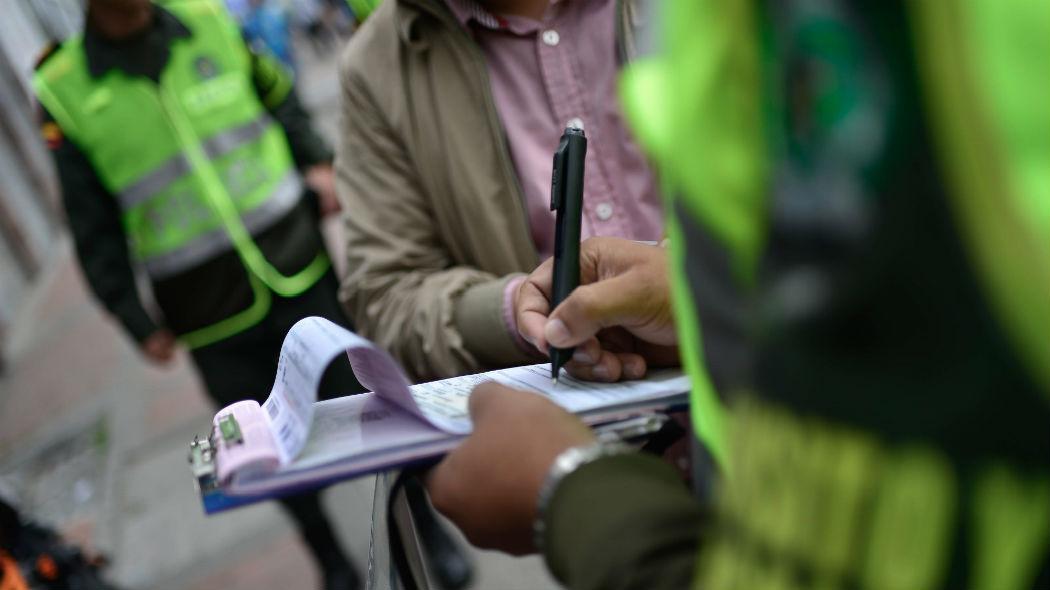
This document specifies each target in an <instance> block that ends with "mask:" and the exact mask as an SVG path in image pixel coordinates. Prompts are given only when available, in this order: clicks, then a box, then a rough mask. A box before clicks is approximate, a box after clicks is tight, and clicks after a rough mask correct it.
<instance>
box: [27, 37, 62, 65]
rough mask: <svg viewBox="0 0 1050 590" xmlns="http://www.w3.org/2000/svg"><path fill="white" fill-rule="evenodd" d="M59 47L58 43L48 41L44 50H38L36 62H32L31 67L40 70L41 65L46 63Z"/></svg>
mask: <svg viewBox="0 0 1050 590" xmlns="http://www.w3.org/2000/svg"><path fill="white" fill-rule="evenodd" d="M59 47H60V46H59V44H58V43H55V42H51V43H48V44H47V47H44V50H43V51H41V52H40V55H39V56H37V58H36V62H34V63H33V69H34V70H40V68H41V67H43V65H44V64H45V63H47V61H48V60H49V59H51V57H52V56H53V55H55V53H56V52H58V48H59Z"/></svg>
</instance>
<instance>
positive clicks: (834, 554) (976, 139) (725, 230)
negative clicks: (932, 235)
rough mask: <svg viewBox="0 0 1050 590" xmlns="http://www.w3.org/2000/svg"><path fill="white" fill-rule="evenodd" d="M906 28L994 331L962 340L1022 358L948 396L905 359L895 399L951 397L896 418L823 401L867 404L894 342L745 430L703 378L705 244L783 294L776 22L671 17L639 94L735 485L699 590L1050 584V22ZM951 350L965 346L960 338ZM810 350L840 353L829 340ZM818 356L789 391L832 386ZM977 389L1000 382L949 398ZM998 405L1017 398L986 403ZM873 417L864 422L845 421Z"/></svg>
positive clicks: (690, 336) (955, 225)
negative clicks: (875, 367)
mask: <svg viewBox="0 0 1050 590" xmlns="http://www.w3.org/2000/svg"><path fill="white" fill-rule="evenodd" d="M798 4H801V5H805V4H806V3H798ZM809 4H810V5H814V4H816V5H822V6H823V5H834V4H835V3H809ZM767 5H768V6H770V7H774V9H776V8H782V6H780V5H779V4H778V3H776V2H769V3H767ZM851 7H852V8H854V9H855V8H857V7H856V5H855V4H851ZM903 10H904V12H905V15H904V16H905V17H906V18H905V20H906V22H907V26H908V28H909V29H910V33H911V35H910V37H909V36H908V35H907V34H904V35H902V37H901V39H909V40H911V42H912V43H913V47H912V48H911V51H912V53H913V55H914V57H915V60H916V61H917V65H916V66H915V67H916V70H917V71H916V79H917V85H918V88H916V89H915V91H916V93H917V97H916V98H915V100H916V101H918V102H919V103H920V104H918V105H917V106H916V108H915V109H914V110H915V111H916V112H921V113H922V114H923V115H921V116H924V117H925V120H924V125H925V126H926V128H928V130H929V134H930V137H929V140H930V145H931V150H930V151H931V152H932V155H933V156H935V158H936V161H935V164H936V167H937V170H936V171H935V172H934V173H932V174H933V175H934V178H936V180H937V182H936V183H935V189H934V190H939V191H942V192H943V201H944V203H943V204H944V207H945V213H944V215H945V217H946V218H948V220H949V221H948V222H947V225H950V226H951V227H952V231H953V232H954V236H953V237H952V239H953V240H955V241H957V242H958V244H957V245H952V246H950V247H946V248H944V250H951V249H952V248H956V249H958V250H959V251H960V252H961V257H960V258H961V259H962V260H963V261H964V265H960V266H959V268H962V269H963V270H958V269H957V270H956V271H950V272H957V274H960V275H961V274H965V273H970V274H972V276H973V278H974V291H975V292H976V293H977V294H978V297H975V298H973V299H974V300H979V301H980V302H981V303H983V304H985V305H984V306H976V307H975V308H974V310H975V313H974V315H973V317H972V323H973V324H974V325H979V326H981V328H973V329H970V328H968V327H967V328H966V330H968V331H965V332H964V331H963V329H962V328H960V333H961V334H965V335H966V337H971V336H972V335H973V334H975V333H980V330H982V329H983V330H985V333H987V334H988V335H989V336H990V337H989V339H988V340H989V342H988V345H987V349H988V350H989V351H992V352H996V353H1001V357H1000V358H996V359H994V360H992V361H989V360H988V359H986V358H982V357H976V356H965V355H964V356H961V357H959V359H960V360H962V361H963V362H964V363H965V364H969V365H981V363H983V362H986V361H987V365H986V368H984V367H982V366H978V367H977V368H974V367H971V366H965V367H964V366H955V367H948V368H947V369H946V370H945V373H941V374H938V373H925V374H924V370H923V365H924V363H925V362H926V359H925V358H924V357H923V356H921V355H916V356H912V357H906V358H903V359H902V358H901V357H900V356H898V357H896V358H897V359H899V360H900V361H901V362H899V364H896V365H887V366H886V367H885V371H886V374H887V376H888V377H889V378H888V379H887V382H892V380H893V375H894V374H899V375H901V376H902V377H901V378H900V380H899V381H898V384H899V385H900V386H902V389H906V388H908V387H915V384H916V383H918V384H919V385H920V386H921V385H922V384H924V383H927V384H929V387H930V388H931V389H930V390H929V395H924V394H923V393H922V392H921V391H914V396H913V397H911V398H910V399H909V398H908V397H907V396H899V395H898V392H897V391H894V390H892V389H886V390H884V391H885V401H881V400H880V395H879V393H878V392H871V391H870V390H864V386H865V383H858V382H857V381H856V380H854V384H855V385H856V386H857V387H849V386H848V385H847V386H846V387H843V388H841V389H839V390H837V391H828V390H827V389H826V386H825V385H824V383H822V382H821V380H823V379H828V380H832V381H834V382H835V383H844V384H848V383H849V382H850V381H849V379H850V375H851V374H853V373H851V371H853V370H854V367H853V366H851V365H850V364H849V363H850V362H853V361H856V363H857V365H863V364H864V362H865V359H866V358H869V356H870V355H871V354H876V353H880V352H882V351H888V352H886V353H885V355H886V357H887V358H894V357H893V353H894V346H893V344H894V343H893V342H892V341H889V342H874V341H871V342H869V345H870V346H871V350H863V348H862V349H861V350H860V352H859V354H858V355H857V356H854V357H849V356H848V355H841V356H836V355H835V354H833V353H834V351H832V354H830V355H828V357H829V358H833V359H835V360H837V361H845V362H843V363H841V364H840V365H839V366H831V367H828V369H827V370H826V371H822V372H819V375H817V374H814V375H813V376H812V377H810V375H809V374H807V373H805V372H802V373H798V372H795V373H793V374H789V379H787V380H786V381H787V382H788V384H789V387H787V388H785V389H786V391H780V392H776V391H772V392H763V391H757V392H754V393H748V392H740V393H741V394H742V395H740V396H739V397H738V396H736V395H734V396H730V398H729V399H731V400H733V404H732V411H731V412H730V411H728V410H727V409H726V405H725V404H723V403H721V401H720V399H719V397H718V396H717V395H716V392H714V391H713V388H712V387H711V385H710V382H709V380H708V378H707V374H706V372H705V371H703V362H702V360H703V358H704V350H703V348H702V343H703V340H702V338H701V335H702V334H703V331H702V330H703V329H704V328H706V326H704V325H703V324H702V322H701V320H700V316H701V315H702V314H700V313H699V312H698V309H699V308H700V307H701V306H702V302H699V301H698V298H700V297H701V296H702V294H699V293H698V292H697V290H698V288H697V284H696V283H695V282H693V281H691V280H690V273H691V272H692V271H694V270H695V268H694V267H695V266H696V265H695V260H693V259H692V255H693V254H695V252H696V251H697V244H698V243H699V242H702V241H704V240H708V239H713V241H714V242H716V243H717V244H718V245H719V246H720V247H721V248H722V249H723V250H724V251H725V252H726V253H727V261H726V262H727V266H728V268H729V269H730V271H731V273H730V274H731V275H732V276H733V280H734V281H735V284H736V285H737V286H738V287H739V288H740V290H741V292H744V293H756V294H757V293H758V287H761V286H763V285H762V280H763V277H762V276H760V273H759V272H758V271H759V266H760V263H762V262H763V256H766V255H767V242H768V241H769V239H770V236H771V229H773V228H772V224H773V220H772V218H771V215H772V209H773V203H771V199H770V194H772V192H773V191H774V189H776V188H782V187H777V185H776V183H777V182H778V181H779V180H780V178H782V177H779V176H777V174H778V172H780V166H781V164H782V162H781V161H778V160H777V158H778V157H780V156H779V154H778V148H779V147H780V144H779V143H776V142H777V141H778V140H779V139H782V138H777V137H776V136H775V133H771V132H770V127H773V126H775V124H772V125H771V121H772V120H775V119H776V115H775V114H773V111H776V110H777V109H778V108H784V105H782V104H777V103H778V101H777V98H776V97H775V96H772V95H771V94H770V84H771V81H770V80H771V78H774V76H771V75H770V72H769V71H768V70H767V68H766V66H767V65H768V64H767V62H768V57H769V56H768V54H767V45H766V43H768V42H769V40H768V38H766V35H765V34H766V33H768V32H769V29H768V26H769V23H768V21H767V20H765V19H768V15H763V14H762V11H761V10H760V9H759V8H758V7H757V6H756V3H750V2H729V1H719V0H678V1H674V0H672V1H671V2H669V3H668V5H667V6H666V12H665V14H664V15H663V16H664V19H663V23H664V24H665V28H664V31H665V35H664V36H663V41H664V49H665V55H663V56H661V57H660V58H658V59H653V60H651V61H649V62H647V63H638V64H636V65H634V66H632V67H631V69H630V71H628V72H627V74H626V76H625V78H624V81H623V95H624V97H623V100H624V104H625V110H626V112H627V115H628V117H629V118H630V119H631V120H632V122H633V123H634V125H635V130H636V133H637V136H638V137H639V140H640V141H641V142H642V143H643V144H644V145H645V146H646V147H647V149H648V150H649V151H650V152H651V153H652V154H653V156H654V159H655V160H656V161H658V162H659V163H660V165H661V171H662V173H663V178H664V181H665V184H666V185H667V187H668V193H669V195H670V197H669V201H668V209H669V214H670V216H671V217H672V220H671V222H670V224H671V227H670V230H669V233H670V236H671V247H672V249H673V262H674V266H675V269H676V277H675V279H674V280H675V283H674V296H675V310H676V319H677V323H678V332H679V336H680V339H681V344H682V347H683V357H684V359H685V362H686V364H687V366H689V369H690V372H691V373H692V374H693V375H694V377H697V379H698V380H697V387H696V388H695V389H694V392H693V400H692V404H693V411H694V421H695V426H696V429H697V434H698V436H699V437H700V438H701V439H704V440H705V442H707V443H708V446H709V447H710V448H714V449H720V452H719V453H716V455H717V456H719V457H720V458H721V459H723V465H724V466H725V467H726V472H727V475H726V481H725V482H724V483H725V485H724V488H723V494H722V497H721V499H720V500H721V504H722V505H721V506H720V509H719V512H720V517H721V519H722V521H721V524H722V526H719V527H717V531H718V533H717V534H716V535H714V536H713V538H712V539H711V540H710V542H708V543H707V546H706V547H705V549H704V551H703V554H702V557H701V559H700V561H699V562H698V572H697V573H698V580H697V587H703V588H723V587H739V588H767V587H768V588H779V587H795V586H799V587H859V588H932V587H955V586H960V587H971V588H986V589H994V588H1000V589H1019V588H1027V587H1031V586H1032V585H1033V584H1035V582H1036V576H1038V575H1039V574H1040V571H1042V572H1043V575H1046V568H1047V567H1048V564H1047V555H1048V552H1050V468H1048V465H1050V461H1048V460H1047V459H1048V457H1047V443H1048V441H1047V439H1046V428H1047V426H1046V425H1047V424H1050V420H1048V418H1047V417H1048V416H1050V109H1048V108H1047V107H1046V105H1045V102H1046V96H1050V70H1047V68H1046V63H1047V62H1046V59H1045V56H1046V55H1050V5H1048V4H1047V3H1045V2H1038V1H1033V0H1009V1H1006V2H1000V1H972V2H966V3H952V2H913V3H904V8H903ZM883 24H884V23H883ZM777 32H778V33H779V32H780V31H777ZM819 41H821V42H834V41H836V40H835V38H834V37H825V38H823V39H820V40H819ZM829 73H830V72H829V71H824V72H823V74H824V75H828V74H829ZM793 98H797V97H793ZM785 102H787V101H786V100H785ZM898 147H900V146H898ZM924 172H925V171H924ZM915 180H916V183H917V184H918V183H920V182H922V181H925V180H926V179H924V178H916V179H915ZM918 186H920V187H922V188H920V189H919V190H927V188H928V187H929V186H930V185H929V184H918ZM894 188H896V189H897V190H898V191H905V192H906V191H907V190H908V189H909V188H910V186H909V183H907V182H904V183H900V184H898V185H895V187H894ZM898 194H899V193H898ZM905 196H907V195H905ZM921 198H923V199H925V198H926V196H925V195H923V196H922V197H921ZM929 200H930V201H936V200H937V198H934V197H931V198H930V199H929ZM938 202H939V201H938ZM931 209H935V208H931ZM929 210H930V209H927V211H929ZM917 233H921V232H917ZM883 245H884V246H885V243H883ZM914 254H915V256H916V257H920V256H921V255H922V254H923V252H921V251H916V252H914ZM938 260H940V259H938ZM951 262H952V261H950V260H946V259H945V260H944V263H945V264H949V263H951ZM920 264H921V263H920ZM931 270H933V269H931ZM936 270H937V271H938V272H940V271H941V269H936ZM909 276H914V275H909ZM905 287H906V286H905V285H902V286H901V288H905ZM896 290H899V289H896V288H895V286H893V285H889V286H888V288H886V289H884V291H885V292H887V293H890V294H892V293H893V292H894V291H896ZM861 296H862V295H861ZM949 296H950V295H949ZM958 296H959V297H960V298H965V297H970V294H969V293H962V292H960V293H959V295H958ZM951 303H954V302H951ZM947 304H950V303H948V302H946V305H947ZM762 311H763V312H765V311H767V310H766V309H765V308H763V309H762ZM986 311H987V317H984V314H985V312H986ZM933 315H935V314H931V316H933ZM846 317H848V316H846ZM885 321H886V322H887V323H892V322H893V321H894V318H893V317H886V318H885ZM989 325H990V326H992V327H993V328H992V329H990V330H988V329H987V326H989ZM836 327H837V328H838V329H839V330H841V331H843V332H845V331H847V330H848V329H849V328H850V326H848V325H847V324H844V323H840V324H837V325H836ZM821 328H823V329H825V330H829V329H831V328H832V327H831V326H829V325H827V324H822V325H821ZM935 328H936V329H940V330H942V331H945V332H949V336H948V337H947V340H950V331H949V330H947V329H946V328H945V326H943V325H941V326H935ZM853 329H857V328H856V327H854V328H853ZM921 329H922V328H921V327H918V326H916V327H915V328H911V332H910V334H912V335H913V340H912V341H911V342H905V341H902V342H900V345H902V346H904V345H913V344H915V343H916V342H919V343H921V341H922V339H923V338H925V337H926V336H927V333H921V332H919V333H916V332H915V330H921ZM908 330H909V328H908V326H902V327H901V333H904V334H909V332H908ZM933 331H934V330H933V329H931V332H930V333H932V332H933ZM804 333H805V334H806V335H807V336H812V335H814V334H816V335H817V337H818V339H819V338H826V339H827V340H829V341H832V342H834V341H835V338H834V337H828V332H823V333H821V332H804ZM916 334H917V335H916ZM764 336H765V337H767V338H769V337H772V338H776V337H779V336H781V334H772V335H770V334H768V333H766V334H765V335H764ZM835 336H838V335H835ZM843 340H847V341H848V338H843ZM786 341H787V342H791V340H790V338H789V339H787V340H786ZM942 341H943V340H942ZM992 341H995V342H992ZM1000 341H1001V343H1002V345H1001V346H1000V344H999V342H1000ZM852 342H863V336H861V337H860V338H857V339H856V340H853V341H852ZM799 343H800V344H801V345H803V346H810V347H811V350H808V351H804V352H802V353H800V354H799V355H798V356H791V355H792V354H793V351H791V350H790V349H785V348H782V349H781V350H780V352H782V353H784V354H785V356H786V357H787V358H786V359H785V360H784V365H782V366H780V367H775V368H774V369H779V370H780V374H779V375H778V376H779V377H783V374H784V372H785V371H787V372H788V373H790V371H791V369H792V368H793V367H798V366H805V367H806V368H812V367H815V366H816V367H819V366H820V363H821V356H820V354H816V355H811V356H808V357H807V356H805V354H808V353H811V352H813V350H816V351H818V352H822V353H823V352H827V347H825V348H823V349H821V348H820V345H821V343H819V342H818V343H817V344H816V345H814V344H813V343H812V342H804V341H799ZM980 345H981V344H980V343H979V342H978V344H976V345H975V346H980ZM964 346H970V344H965V345H964ZM917 348H918V349H919V350H920V351H921V347H917ZM948 350H949V351H948V352H945V353H944V357H950V355H951V351H950V350H951V349H950V348H949V349H948ZM962 350H963V351H964V352H965V351H969V350H972V348H962ZM1004 351H1005V352H1004ZM851 352H853V351H851ZM936 352H939V351H936ZM944 357H942V359H943V358H944ZM767 360H769V359H767ZM772 360H773V361H774V363H775V361H776V360H777V359H772ZM806 363H809V364H806ZM1011 363H1014V364H1013V365H1011ZM865 369H866V370H868V369H870V367H865ZM982 370H983V374H982ZM997 370H1002V373H998V374H997V373H996V371H997ZM772 372H773V373H776V370H774V371H772ZM955 372H957V373H965V374H967V375H976V376H978V377H979V378H981V379H982V380H981V382H980V383H977V384H976V385H974V386H973V387H972V388H966V387H962V388H960V390H946V389H945V386H944V383H947V382H951V379H952V373H955ZM869 374H871V373H869ZM927 380H928V381H927ZM774 383H775V382H774ZM983 383H990V384H993V385H994V384H999V385H1006V387H1004V388H1002V389H996V388H994V387H992V388H987V389H984V390H983V391H982V390H981V388H982V385H983ZM771 387H772V388H774V389H775V387H776V385H775V384H774V385H772V386H771ZM792 387H793V388H794V389H792ZM822 387H824V388H825V389H824V391H821V388H822ZM760 389H761V386H760ZM964 390H965V391H964ZM720 393H725V392H720ZM766 393H771V394H772V395H766ZM956 393H958V397H956ZM836 397H838V399H836ZM858 409H863V411H858ZM706 412H711V414H710V415H709V416H704V415H699V416H697V415H696V414H698V413H699V414H704V413H706ZM880 412H881V414H882V415H879V416H877V415H876V414H879V413H880ZM894 412H897V414H896V415H894ZM923 412H927V414H923ZM851 413H852V416H855V417H856V418H855V419H839V417H838V416H840V415H850V414H851ZM916 415H920V416H922V415H925V416H928V422H926V423H925V425H924V419H922V418H916ZM1044 581H1045V579H1044Z"/></svg>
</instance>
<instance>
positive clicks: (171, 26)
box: [84, 4, 192, 78]
mask: <svg viewBox="0 0 1050 590" xmlns="http://www.w3.org/2000/svg"><path fill="white" fill-rule="evenodd" d="M148 35H157V37H158V39H159V40H160V41H162V42H164V43H165V44H169V43H170V42H171V41H172V40H174V39H183V38H189V37H191V36H192V33H191V32H190V30H189V28H187V27H186V25H184V24H183V23H182V21H180V20H179V19H178V18H177V17H176V16H175V15H174V14H172V13H170V12H168V11H167V10H165V9H163V8H161V7H160V6H157V5H156V4H154V5H153V24H152V25H151V26H150V29H148V30H146V31H144V32H142V33H140V34H138V35H136V36H135V37H134V39H131V40H127V41H119V42H113V41H110V40H108V39H105V38H103V37H101V36H100V35H99V34H98V33H95V32H94V31H92V30H91V29H90V28H89V27H87V26H85V29H84V55H85V56H86V57H87V65H88V72H89V73H90V74H91V76H92V77H93V78H100V77H102V76H103V75H105V73H106V72H108V71H109V70H111V69H118V70H125V71H127V67H126V65H127V63H128V61H129V60H128V54H129V51H128V49H129V45H136V44H139V43H140V42H141V41H142V40H143V39H144V38H145V37H146V36H148Z"/></svg>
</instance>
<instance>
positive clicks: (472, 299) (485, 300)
mask: <svg viewBox="0 0 1050 590" xmlns="http://www.w3.org/2000/svg"><path fill="white" fill-rule="evenodd" d="M515 277H516V275H511V276H508V277H503V278H500V279H495V280H492V281H486V282H484V283H478V284H476V285H471V286H470V287H469V288H467V290H466V291H464V292H463V293H462V294H461V295H460V296H459V298H458V299H457V300H456V303H455V306H456V307H455V316H454V317H455V325H456V330H457V331H458V332H459V334H460V336H461V337H462V338H463V346H464V347H465V348H466V349H467V350H468V351H469V352H470V353H471V354H473V355H474V356H475V357H476V358H477V359H478V360H479V361H480V362H481V363H482V364H484V365H486V366H489V367H507V366H512V365H521V364H525V363H527V362H529V361H530V360H531V358H530V356H529V355H528V354H526V353H525V352H524V351H523V350H521V349H520V348H519V347H518V345H517V344H515V342H514V336H512V335H511V333H510V331H508V330H507V327H506V324H505V323H504V321H503V294H504V292H505V291H506V287H507V283H508V282H510V281H511V280H512V279H513V278H515ZM515 333H516V331H515Z"/></svg>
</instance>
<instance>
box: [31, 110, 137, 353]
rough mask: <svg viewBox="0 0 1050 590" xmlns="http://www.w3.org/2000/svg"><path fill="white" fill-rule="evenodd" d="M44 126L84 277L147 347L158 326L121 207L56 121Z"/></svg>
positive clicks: (97, 294)
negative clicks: (141, 290) (146, 302)
mask: <svg viewBox="0 0 1050 590" xmlns="http://www.w3.org/2000/svg"><path fill="white" fill-rule="evenodd" d="M43 120H44V123H43V127H44V130H45V133H44V134H45V137H46V138H47V140H48V147H49V148H50V150H51V155H52V156H53V157H54V161H55V166H56V167H57V169H58V179H59V183H60V184H61V187H62V201H63V203H64V204H65V209H66V217H67V218H68V221H69V227H70V230H71V232H72V234H73V243H74V244H75V246H76V251H77V257H78V258H79V260H80V267H81V269H82V270H83V272H84V277H85V278H86V279H87V283H88V286H90V288H91V291H92V292H93V293H94V294H95V297H96V298H97V299H98V300H99V301H100V302H101V303H102V305H103V306H105V308H106V309H107V310H109V312H110V313H111V314H113V315H114V316H115V317H116V318H117V319H118V320H119V321H120V323H121V324H122V325H123V326H124V329H125V330H126V331H127V332H128V334H130V335H131V337H132V338H133V339H134V340H135V341H136V342H138V343H140V344H142V343H144V342H145V341H146V340H147V339H148V337H149V336H150V335H152V334H154V333H155V332H157V331H158V326H157V325H156V324H155V323H154V321H153V320H152V319H151V318H150V316H149V314H148V313H146V310H145V308H144V307H143V305H142V301H141V300H140V299H139V295H138V290H137V288H136V286H135V275H134V272H133V271H132V268H131V261H130V256H129V252H128V244H127V239H126V237H125V234H124V228H123V226H122V224H121V214H120V208H119V206H118V205H117V201H116V199H115V198H114V197H113V195H111V194H110V193H109V191H107V190H106V189H105V187H103V186H102V182H101V181H100V180H99V178H98V175H97V174H96V173H95V169H94V167H92V165H91V163H90V162H89V161H88V159H87V157H86V156H85V155H84V153H83V152H81V151H80V148H78V147H77V146H76V145H74V144H73V143H72V142H70V141H69V139H67V138H65V137H63V136H62V133H61V131H60V130H59V127H58V125H57V124H56V123H55V121H54V119H52V118H51V116H50V115H49V114H48V113H46V112H45V113H44V117H43Z"/></svg>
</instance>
